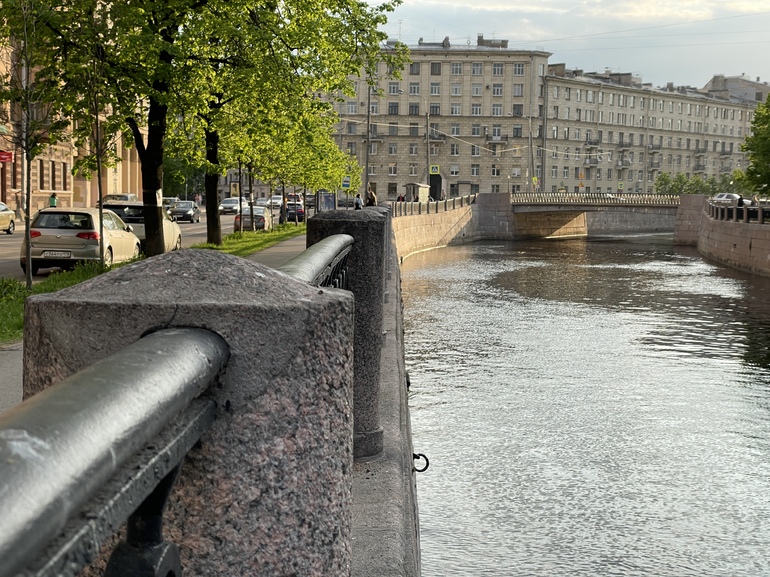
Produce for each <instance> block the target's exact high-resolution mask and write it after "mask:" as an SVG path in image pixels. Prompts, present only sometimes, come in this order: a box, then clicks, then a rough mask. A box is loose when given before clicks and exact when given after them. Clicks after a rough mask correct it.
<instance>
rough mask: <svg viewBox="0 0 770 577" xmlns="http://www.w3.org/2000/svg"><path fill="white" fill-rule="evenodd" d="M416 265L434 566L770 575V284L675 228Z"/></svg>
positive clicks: (425, 521) (451, 253)
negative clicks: (668, 232) (676, 236)
mask: <svg viewBox="0 0 770 577" xmlns="http://www.w3.org/2000/svg"><path fill="white" fill-rule="evenodd" d="M402 274H403V294H404V300H405V311H406V321H407V327H406V328H407V335H406V339H407V362H408V368H409V371H410V375H411V380H412V384H413V386H412V397H411V404H412V411H413V414H412V423H413V427H414V433H415V445H416V448H418V449H419V452H424V453H426V454H428V456H429V457H430V458H431V468H430V469H429V472H428V473H426V474H424V475H420V476H419V478H418V483H419V485H418V493H419V499H420V511H421V528H422V538H423V564H424V567H423V574H424V575H425V576H431V575H463V576H467V575H500V576H503V575H505V576H507V575H519V574H523V575H672V576H673V575H757V574H764V573H770V565H769V564H768V563H767V562H766V561H765V557H766V555H765V553H764V550H765V548H766V545H767V544H768V543H770V529H767V528H766V526H765V525H766V523H764V519H765V518H766V517H767V515H768V513H770V510H768V509H770V506H768V503H767V502H766V499H765V498H764V495H765V494H767V492H768V490H769V489H770V481H769V480H770V451H769V449H770V446H769V443H768V432H770V418H769V416H770V411H769V409H770V390H769V389H768V380H769V379H770V371H769V370H768V353H767V351H768V343H769V342H770V333H769V332H768V331H769V329H768V327H770V322H769V321H770V306H768V304H767V303H766V301H765V299H764V298H763V296H764V295H766V294H768V293H767V291H766V289H767V288H768V281H767V280H765V279H761V278H758V277H752V276H748V275H742V274H740V273H736V272H734V271H730V270H727V269H724V268H721V267H718V266H715V265H712V264H709V263H707V262H705V261H703V260H702V259H701V258H700V257H699V256H698V255H697V254H696V253H695V252H694V251H692V250H680V249H675V248H673V247H672V246H671V243H670V238H666V237H638V238H625V239H612V240H606V241H601V242H586V241H559V242H531V243H526V244H523V243H504V242H494V243H479V244H474V245H470V246H464V247H458V248H449V249H442V250H438V251H432V252H429V253H423V254H421V255H417V256H416V257H412V258H410V259H407V261H406V262H405V263H404V266H403V267H402Z"/></svg>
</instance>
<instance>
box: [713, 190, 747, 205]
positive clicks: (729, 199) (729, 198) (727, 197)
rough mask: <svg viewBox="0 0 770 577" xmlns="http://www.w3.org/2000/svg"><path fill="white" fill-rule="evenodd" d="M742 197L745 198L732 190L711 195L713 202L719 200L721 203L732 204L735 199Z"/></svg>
mask: <svg viewBox="0 0 770 577" xmlns="http://www.w3.org/2000/svg"><path fill="white" fill-rule="evenodd" d="M740 198H743V197H742V196H741V195H740V194H735V193H732V192H720V193H719V194H716V195H714V196H713V197H711V202H718V203H720V204H732V203H733V201H736V200H738V199H740Z"/></svg>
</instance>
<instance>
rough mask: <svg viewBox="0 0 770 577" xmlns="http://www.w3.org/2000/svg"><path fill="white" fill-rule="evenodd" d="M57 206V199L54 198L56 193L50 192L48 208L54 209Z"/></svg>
mask: <svg viewBox="0 0 770 577" xmlns="http://www.w3.org/2000/svg"><path fill="white" fill-rule="evenodd" d="M58 205H59V199H58V198H56V193H55V192H52V193H51V196H49V197H48V206H49V207H50V208H56V207H57V206H58Z"/></svg>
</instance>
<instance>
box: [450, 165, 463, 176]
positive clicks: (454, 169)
mask: <svg viewBox="0 0 770 577" xmlns="http://www.w3.org/2000/svg"><path fill="white" fill-rule="evenodd" d="M459 175H460V165H459V164H452V165H450V166H449V176H459Z"/></svg>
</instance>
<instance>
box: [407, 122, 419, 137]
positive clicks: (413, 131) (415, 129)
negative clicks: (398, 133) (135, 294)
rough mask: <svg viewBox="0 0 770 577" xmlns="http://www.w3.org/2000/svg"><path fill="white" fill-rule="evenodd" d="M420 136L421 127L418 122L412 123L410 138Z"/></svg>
mask: <svg viewBox="0 0 770 577" xmlns="http://www.w3.org/2000/svg"><path fill="white" fill-rule="evenodd" d="M419 134H420V125H419V124H417V123H416V122H410V123H409V136H419Z"/></svg>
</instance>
